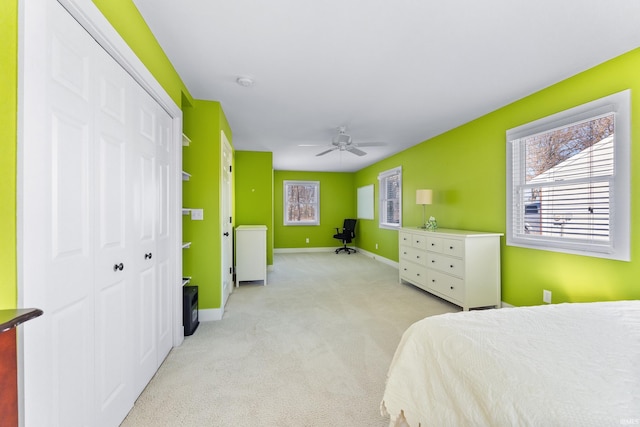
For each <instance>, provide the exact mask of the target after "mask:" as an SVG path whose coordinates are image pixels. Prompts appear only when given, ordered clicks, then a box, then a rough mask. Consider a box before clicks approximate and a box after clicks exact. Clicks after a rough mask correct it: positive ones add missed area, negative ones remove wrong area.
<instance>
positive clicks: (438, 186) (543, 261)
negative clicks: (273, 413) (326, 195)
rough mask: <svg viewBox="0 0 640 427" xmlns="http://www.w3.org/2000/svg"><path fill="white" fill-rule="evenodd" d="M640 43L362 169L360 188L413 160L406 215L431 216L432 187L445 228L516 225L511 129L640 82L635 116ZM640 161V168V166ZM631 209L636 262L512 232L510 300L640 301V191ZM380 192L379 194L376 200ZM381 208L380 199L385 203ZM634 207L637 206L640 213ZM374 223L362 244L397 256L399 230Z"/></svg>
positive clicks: (637, 160)
mask: <svg viewBox="0 0 640 427" xmlns="http://www.w3.org/2000/svg"><path fill="white" fill-rule="evenodd" d="M638 70H640V49H635V50H633V51H631V52H629V53H627V54H625V55H622V56H620V57H618V58H614V59H612V60H610V61H608V62H606V63H603V64H601V65H599V66H597V67H594V68H592V69H590V70H587V71H585V72H583V73H580V74H578V75H576V76H574V77H571V78H569V79H567V80H564V81H562V82H560V83H558V84H555V85H553V86H551V87H549V88H546V89H544V90H542V91H540V92H537V93H535V94H533V95H530V96H528V97H526V98H524V99H521V100H519V101H517V102H514V103H512V104H510V105H507V106H505V107H503V108H501V109H499V110H497V111H494V112H492V113H490V114H488V115H486V116H483V117H480V118H478V119H477V120H474V121H472V122H469V123H467V124H465V125H463V126H460V127H458V128H456V129H453V130H451V131H449V132H446V133H444V134H442V135H439V136H437V137H435V138H432V139H430V140H427V141H425V142H423V143H421V144H419V145H417V146H414V147H412V148H410V149H408V150H405V151H403V152H401V153H399V154H397V155H395V156H392V157H391V158H388V159H385V160H384V161H382V162H380V163H377V164H375V165H372V166H370V167H368V168H365V169H363V170H361V171H359V172H357V173H356V186H362V185H366V184H371V183H375V184H376V189H377V175H378V173H379V172H381V171H383V170H386V169H389V168H392V167H395V166H399V165H401V166H402V167H403V220H404V225H405V226H417V225H418V224H420V222H421V221H422V207H421V206H419V205H416V204H415V190H416V189H418V188H431V189H433V190H434V202H433V204H432V205H430V206H427V216H428V215H434V216H435V217H436V219H437V220H438V224H439V226H440V227H446V228H460V229H469V230H480V231H497V232H503V233H504V232H505V226H506V206H505V203H506V137H505V133H506V131H507V130H508V129H511V128H513V127H516V126H519V125H522V124H524V123H528V122H531V121H534V120H536V119H539V118H542V117H545V116H548V115H550V114H554V113H556V112H559V111H562V110H566V109H568V108H571V107H574V106H576V105H580V104H584V103H586V102H589V101H592V100H594V99H597V98H601V97H603V96H606V95H610V94H612V93H615V92H619V91H621V90H624V89H628V88H631V90H632V95H631V96H632V100H631V102H632V116H633V117H638V115H637V113H633V112H637V111H640V73H638ZM631 135H632V150H631V153H632V154H631V156H632V158H631V162H632V177H631V180H632V182H631V188H632V189H637V188H639V187H638V186H639V185H640V174H639V173H638V172H637V171H638V165H640V120H638V119H636V120H633V123H632V130H631ZM634 166H635V168H634ZM635 194H637V192H633V193H632V200H631V209H632V212H631V213H632V215H631V218H632V224H631V232H632V236H631V242H632V243H631V254H632V261H631V262H621V261H611V260H605V259H600V258H591V257H584V256H579V255H569V254H560V253H556V252H548V251H541V250H532V249H524V248H516V247H506V246H505V244H504V242H505V239H504V238H503V239H502V300H503V301H505V302H507V303H509V304H512V305H516V306H519V305H534V304H541V303H542V290H543V289H548V290H551V291H552V292H553V302H554V303H557V302H579V301H598V300H616V299H639V298H640V286H638V281H637V279H636V278H637V277H639V276H640V260H638V259H637V257H636V256H634V255H635V254H637V251H638V249H639V247H638V244H639V243H640V216H638V215H637V212H639V208H640V206H639V205H638V204H639V203H640V201H639V200H640V199H639V198H638V197H633V196H634V195H635ZM377 200H378V195H377V193H376V205H377ZM376 209H377V206H376ZM634 213H636V214H635V215H634ZM377 218H378V216H377V211H376V221H375V223H374V224H371V226H370V227H369V224H367V225H365V226H366V227H367V228H366V231H365V232H363V233H362V236H363V237H362V239H361V240H360V241H359V242H358V245H359V246H360V247H362V248H364V249H366V250H369V251H371V252H375V250H374V249H372V248H374V247H375V243H376V242H377V241H384V242H386V243H385V244H389V245H390V249H389V250H387V248H386V246H381V247H380V254H381V255H382V256H384V257H386V258H389V259H392V260H396V261H397V259H398V255H397V253H398V252H397V241H392V240H393V239H397V233H396V232H389V231H388V230H380V229H378V228H377V225H376V224H377Z"/></svg>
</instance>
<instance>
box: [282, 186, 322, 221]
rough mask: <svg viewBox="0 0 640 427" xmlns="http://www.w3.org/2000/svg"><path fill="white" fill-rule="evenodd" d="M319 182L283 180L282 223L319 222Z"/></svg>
mask: <svg viewBox="0 0 640 427" xmlns="http://www.w3.org/2000/svg"><path fill="white" fill-rule="evenodd" d="M319 199H320V183H319V182H318V181H285V182H284V224H285V225H319V224H320V211H319Z"/></svg>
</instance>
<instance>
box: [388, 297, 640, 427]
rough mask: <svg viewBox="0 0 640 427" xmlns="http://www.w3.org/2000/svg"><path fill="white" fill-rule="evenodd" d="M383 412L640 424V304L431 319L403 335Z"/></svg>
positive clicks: (435, 419) (516, 422)
mask: <svg viewBox="0 0 640 427" xmlns="http://www.w3.org/2000/svg"><path fill="white" fill-rule="evenodd" d="M381 411H382V414H383V415H390V425H392V426H393V425H400V424H401V423H402V422H406V424H408V425H409V426H411V427H418V426H422V427H426V426H581V427H582V426H598V427H600V426H607V425H610V426H620V425H634V424H635V425H639V424H640V301H619V302H600V303H577V304H556V305H546V306H537V307H520V308H508V309H507V308H505V309H500V310H486V311H470V312H463V313H451V314H445V315H441V316H434V317H428V318H426V319H424V320H421V321H419V322H417V323H415V324H413V325H412V326H411V327H410V328H409V329H408V330H407V331H406V332H405V334H404V335H403V337H402V340H401V342H400V344H399V345H398V349H397V350H396V354H395V356H394V358H393V361H392V362H391V367H390V368H389V373H388V378H387V386H386V390H385V393H384V397H383V401H382V403H381ZM396 423H398V424H396Z"/></svg>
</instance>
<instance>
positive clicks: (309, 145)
mask: <svg viewBox="0 0 640 427" xmlns="http://www.w3.org/2000/svg"><path fill="white" fill-rule="evenodd" d="M326 145H327V144H298V147H325V146H326Z"/></svg>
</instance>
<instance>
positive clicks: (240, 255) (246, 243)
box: [235, 225, 267, 287]
mask: <svg viewBox="0 0 640 427" xmlns="http://www.w3.org/2000/svg"><path fill="white" fill-rule="evenodd" d="M235 244H236V287H237V286H238V285H239V284H240V282H245V281H253V280H262V281H263V282H264V284H265V285H266V284H267V226H266V225H240V226H238V227H236V242H235Z"/></svg>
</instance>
